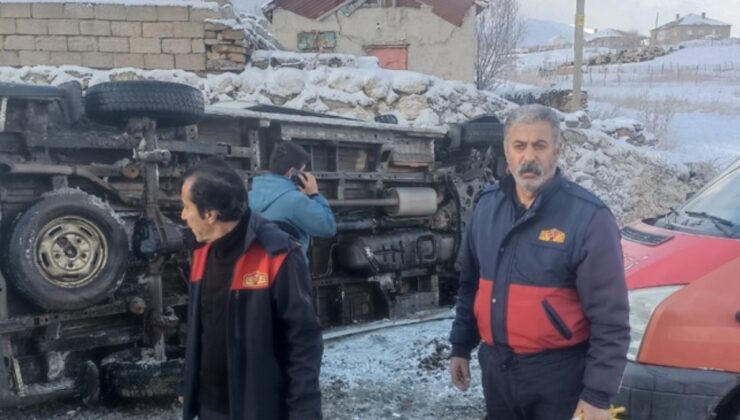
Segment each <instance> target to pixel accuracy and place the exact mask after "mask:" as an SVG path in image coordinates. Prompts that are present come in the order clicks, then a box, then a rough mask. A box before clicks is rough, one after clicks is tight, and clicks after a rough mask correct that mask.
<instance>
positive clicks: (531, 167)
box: [517, 161, 544, 176]
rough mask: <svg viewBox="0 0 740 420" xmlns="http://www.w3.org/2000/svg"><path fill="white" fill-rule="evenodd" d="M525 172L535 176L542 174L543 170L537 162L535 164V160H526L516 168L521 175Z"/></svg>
mask: <svg viewBox="0 0 740 420" xmlns="http://www.w3.org/2000/svg"><path fill="white" fill-rule="evenodd" d="M527 173H529V174H533V175H536V176H542V174H543V173H544V170H543V169H542V167H541V166H540V165H539V164H537V162H534V161H533V162H527V163H525V164H523V165H522V166H520V167H519V169H518V170H517V174H519V175H520V176H521V175H524V174H527Z"/></svg>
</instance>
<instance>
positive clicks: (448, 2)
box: [421, 0, 473, 26]
mask: <svg viewBox="0 0 740 420" xmlns="http://www.w3.org/2000/svg"><path fill="white" fill-rule="evenodd" d="M421 1H422V2H424V3H426V4H428V5H430V6H432V12H434V14H435V15H437V16H439V17H441V18H442V19H444V20H446V21H447V22H450V23H451V24H453V25H456V26H462V24H463V21H464V20H465V15H467V14H468V11H469V10H470V8H471V7H473V0H421Z"/></svg>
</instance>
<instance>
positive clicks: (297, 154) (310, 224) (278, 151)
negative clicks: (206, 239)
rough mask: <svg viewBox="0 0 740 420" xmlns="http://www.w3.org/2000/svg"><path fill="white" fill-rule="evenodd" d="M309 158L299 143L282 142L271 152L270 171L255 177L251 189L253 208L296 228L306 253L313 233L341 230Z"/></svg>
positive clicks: (319, 235)
mask: <svg viewBox="0 0 740 420" xmlns="http://www.w3.org/2000/svg"><path fill="white" fill-rule="evenodd" d="M309 159H310V155H309V154H308V153H306V151H305V150H303V148H302V147H301V146H299V145H297V144H295V143H291V142H284V143H280V144H278V145H277V146H276V147H275V149H274V150H273V151H272V154H271V155H270V172H269V173H267V174H265V175H260V176H258V177H255V178H254V180H253V182H252V190H251V191H250V192H249V206H250V207H251V208H252V210H254V211H256V212H258V213H260V214H261V215H262V216H263V217H265V218H266V219H268V220H270V221H273V222H276V223H278V224H280V225H288V226H290V227H293V228H295V229H293V230H294V231H295V232H296V233H298V238H297V239H298V240H299V241H300V243H301V246H302V247H303V254H304V255H306V256H308V242H309V239H310V237H311V236H313V237H317V238H331V237H332V236H334V235H335V234H336V232H337V222H336V220H335V219H334V213H332V211H331V208H329V202H328V201H326V198H324V196H322V195H321V193H319V187H318V184H317V183H316V178H315V177H314V176H313V175H311V174H310V173H308V172H306V171H305V169H306V163H307V162H308V161H309Z"/></svg>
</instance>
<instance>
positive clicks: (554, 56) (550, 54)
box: [516, 47, 612, 72]
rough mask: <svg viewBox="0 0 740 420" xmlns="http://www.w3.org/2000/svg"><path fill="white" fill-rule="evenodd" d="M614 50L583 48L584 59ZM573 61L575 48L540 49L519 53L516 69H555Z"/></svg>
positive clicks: (522, 70)
mask: <svg viewBox="0 0 740 420" xmlns="http://www.w3.org/2000/svg"><path fill="white" fill-rule="evenodd" d="M609 52H612V50H611V49H609V48H601V47H598V48H585V49H584V50H583V59H584V60H588V59H589V58H591V57H595V56H597V55H601V54H608V53H609ZM569 63H573V48H572V47H571V48H561V49H557V50H551V51H539V52H534V53H527V54H518V55H517V60H516V69H517V71H518V72H526V71H537V70H540V69H543V70H554V69H556V68H557V67H559V66H562V65H564V64H569Z"/></svg>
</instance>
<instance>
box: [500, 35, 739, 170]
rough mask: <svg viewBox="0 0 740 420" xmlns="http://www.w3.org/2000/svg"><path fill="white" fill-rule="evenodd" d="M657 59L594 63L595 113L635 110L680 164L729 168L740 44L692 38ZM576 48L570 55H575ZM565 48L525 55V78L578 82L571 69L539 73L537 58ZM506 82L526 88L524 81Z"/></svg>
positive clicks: (588, 77) (587, 78)
mask: <svg viewBox="0 0 740 420" xmlns="http://www.w3.org/2000/svg"><path fill="white" fill-rule="evenodd" d="M683 46H684V48H682V49H679V50H677V51H675V52H672V53H670V54H668V55H665V56H662V57H658V58H656V59H654V60H651V61H646V62H642V63H630V64H612V65H604V66H591V67H587V68H586V69H585V73H584V77H583V83H584V89H586V90H587V91H588V96H589V113H590V115H591V117H592V118H593V119H610V118H614V117H628V118H632V119H636V120H638V121H640V122H642V123H643V124H644V125H645V127H646V130H647V131H650V132H653V133H654V134H655V135H656V136H657V137H658V145H657V150H658V151H659V152H660V156H661V157H662V158H663V159H666V160H669V161H671V162H673V163H679V164H681V163H691V162H694V163H695V162H703V161H709V162H712V163H713V165H714V167H715V168H717V169H721V168H724V167H726V166H727V165H729V163H731V162H732V161H733V160H735V159H736V158H738V157H740V43H738V41H736V40H724V41H722V42H719V41H717V42H709V41H703V42H691V43H686V44H684V45H683ZM569 54H570V55H569ZM571 56H572V53H569V52H568V51H564V50H560V51H553V52H540V53H534V54H527V55H525V56H524V57H523V58H522V59H521V60H520V61H522V62H523V63H525V64H526V65H525V66H524V67H523V69H524V72H525V73H526V71H529V72H530V75H531V76H530V77H527V76H526V75H521V74H520V75H518V79H517V80H519V81H527V82H530V83H533V84H537V85H540V86H548V87H549V86H554V87H558V88H570V87H571V86H572V77H571V76H570V75H555V74H551V75H545V76H543V75H542V74H541V73H539V74H536V71H537V68H538V67H537V65H538V64H537V63H552V62H560V61H564V60H563V59H564V58H565V57H568V58H570V57H571ZM513 86H514V87H511V86H509V87H506V86H504V88H505V89H510V90H511V89H520V90H521V89H522V86H521V84H517V85H513Z"/></svg>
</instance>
